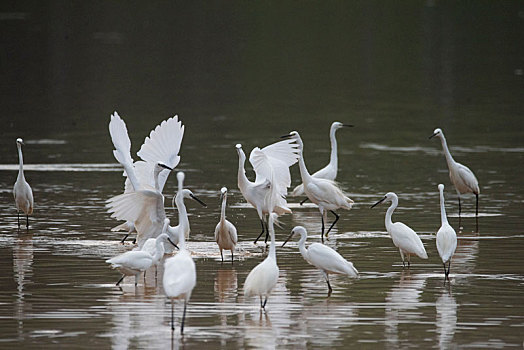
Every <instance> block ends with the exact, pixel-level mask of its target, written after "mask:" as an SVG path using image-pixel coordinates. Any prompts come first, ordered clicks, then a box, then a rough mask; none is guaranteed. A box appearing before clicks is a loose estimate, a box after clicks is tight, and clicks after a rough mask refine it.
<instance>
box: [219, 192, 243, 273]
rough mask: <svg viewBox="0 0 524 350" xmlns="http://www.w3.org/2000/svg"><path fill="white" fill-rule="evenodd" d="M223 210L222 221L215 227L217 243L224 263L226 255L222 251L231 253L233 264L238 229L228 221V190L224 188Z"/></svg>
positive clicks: (222, 195)
mask: <svg viewBox="0 0 524 350" xmlns="http://www.w3.org/2000/svg"><path fill="white" fill-rule="evenodd" d="M220 199H221V202H222V204H221V208H220V221H219V222H218V224H217V225H216V227H215V241H216V242H217V244H218V249H219V250H220V257H221V258H222V261H224V255H223V253H222V250H230V251H231V263H233V252H234V251H235V245H236V244H237V242H238V237H237V229H236V227H235V225H233V224H232V223H231V222H230V221H229V220H227V219H226V203H227V188H226V187H222V189H221V190H220Z"/></svg>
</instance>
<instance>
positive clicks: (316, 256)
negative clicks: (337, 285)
mask: <svg viewBox="0 0 524 350" xmlns="http://www.w3.org/2000/svg"><path fill="white" fill-rule="evenodd" d="M307 257H308V260H309V263H311V264H312V265H315V266H316V267H318V268H319V269H321V270H324V271H327V272H328V273H340V274H345V275H349V276H352V277H357V276H358V271H357V269H355V267H354V266H353V264H352V263H351V262H349V261H347V260H346V259H344V258H343V257H342V256H341V255H340V254H339V253H337V252H336V251H335V250H333V249H331V248H330V247H328V246H326V245H324V244H320V243H313V244H312V245H310V246H309V248H308V250H307Z"/></svg>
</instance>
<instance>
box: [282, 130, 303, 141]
mask: <svg viewBox="0 0 524 350" xmlns="http://www.w3.org/2000/svg"><path fill="white" fill-rule="evenodd" d="M280 138H281V139H295V140H296V139H300V135H299V134H298V131H291V132H290V133H289V134H287V135H282V136H280Z"/></svg>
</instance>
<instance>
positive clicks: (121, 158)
mask: <svg viewBox="0 0 524 350" xmlns="http://www.w3.org/2000/svg"><path fill="white" fill-rule="evenodd" d="M109 134H110V135H111V141H113V146H115V149H114V150H113V155H114V156H115V159H116V160H117V161H118V162H119V163H120V164H121V165H122V166H123V167H124V169H125V175H127V176H128V178H129V179H130V180H131V183H132V184H133V187H134V189H135V190H138V189H139V188H140V183H139V181H138V179H137V178H136V176H135V173H134V169H133V158H131V140H129V135H128V134H127V127H126V123H124V121H123V120H122V118H120V116H119V115H118V113H117V112H115V113H113V114H112V115H111V121H110V122H109Z"/></svg>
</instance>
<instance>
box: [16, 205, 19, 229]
mask: <svg viewBox="0 0 524 350" xmlns="http://www.w3.org/2000/svg"><path fill="white" fill-rule="evenodd" d="M16 216H17V219H18V229H20V212H19V211H18V210H17V211H16Z"/></svg>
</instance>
